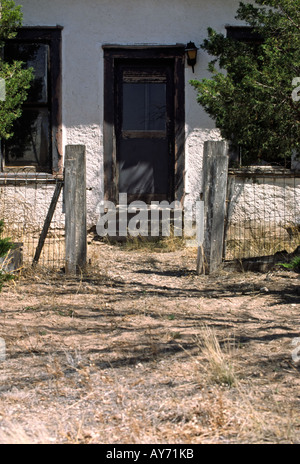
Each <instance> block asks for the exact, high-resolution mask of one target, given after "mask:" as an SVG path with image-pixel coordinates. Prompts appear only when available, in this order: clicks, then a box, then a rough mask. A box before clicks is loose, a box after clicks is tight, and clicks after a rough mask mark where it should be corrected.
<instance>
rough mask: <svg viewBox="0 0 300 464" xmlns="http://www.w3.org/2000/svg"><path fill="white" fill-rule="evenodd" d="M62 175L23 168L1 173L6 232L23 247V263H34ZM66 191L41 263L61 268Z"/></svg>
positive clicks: (0, 214) (0, 202)
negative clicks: (14, 171) (57, 175)
mask: <svg viewBox="0 0 300 464" xmlns="http://www.w3.org/2000/svg"><path fill="white" fill-rule="evenodd" d="M62 182H63V180H62V178H61V177H53V176H52V175H47V174H39V173H35V172H32V171H31V172H30V171H27V170H26V169H24V170H21V171H20V170H19V169H18V172H16V173H12V172H8V173H2V174H1V176H0V220H3V221H4V229H3V233H2V235H3V236H4V237H10V238H11V240H12V242H14V244H15V248H16V249H20V253H19V255H20V254H21V257H22V259H21V263H22V266H24V267H28V266H31V265H32V264H33V260H34V257H35V255H36V251H37V247H38V245H39V242H40V237H41V232H42V231H43V228H44V226H45V221H47V217H48V218H49V214H48V213H49V207H50V205H51V202H52V199H53V195H54V192H55V191H56V186H57V185H58V183H61V184H62ZM62 197H63V195H62V193H60V194H59V199H58V202H57V205H56V208H55V211H54V214H53V217H52V218H51V222H50V224H49V229H48V231H47V236H46V238H45V241H44V243H43V248H42V250H41V254H40V257H39V260H38V265H41V266H43V267H46V268H53V269H57V268H60V267H62V266H63V265H64V262H65V236H64V213H63V198H62Z"/></svg>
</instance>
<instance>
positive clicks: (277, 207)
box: [224, 170, 300, 260]
mask: <svg viewBox="0 0 300 464" xmlns="http://www.w3.org/2000/svg"><path fill="white" fill-rule="evenodd" d="M299 245H300V174H296V173H292V172H291V171H287V170H286V171H285V170H283V171H281V172H278V173H274V174H272V173H271V172H269V173H268V172H265V173H264V172H260V173H253V174H251V175H250V174H249V173H248V174H244V173H242V172H241V173H235V174H234V175H233V174H232V175H229V181H228V201H227V219H226V224H225V250H224V257H225V259H226V260H231V259H243V258H253V257H260V256H270V255H274V254H275V253H277V252H282V251H287V252H288V253H292V252H294V251H295V249H296V248H297V247H298V246H299Z"/></svg>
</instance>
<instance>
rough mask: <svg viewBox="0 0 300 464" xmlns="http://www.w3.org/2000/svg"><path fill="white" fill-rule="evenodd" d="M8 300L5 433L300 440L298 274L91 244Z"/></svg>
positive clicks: (15, 436) (1, 381)
mask: <svg viewBox="0 0 300 464" xmlns="http://www.w3.org/2000/svg"><path fill="white" fill-rule="evenodd" d="M89 258H90V259H91V262H92V265H91V267H90V269H88V270H87V272H86V273H84V274H82V275H81V276H78V277H76V278H67V277H66V276H64V275H63V274H62V273H50V272H44V273H43V272H42V271H41V270H40V269H35V270H31V272H30V273H27V274H23V275H22V276H21V278H20V280H19V281H16V282H12V283H10V284H9V285H8V286H6V287H5V288H4V290H3V293H2V294H1V301H0V311H1V312H0V337H2V338H4V339H5V341H6V345H7V346H6V348H7V359H6V361H5V362H2V363H0V443H114V444H118V443H124V444H126V443H134V444H138V443H154V444H159V443H163V444H171V443H179V444H180V443H184V444H189V443H193V444H197V443H299V442H300V414H299V409H300V408H299V385H300V377H299V373H300V371H299V369H300V365H299V363H298V364H297V363H295V362H294V361H293V359H292V355H291V354H292V350H293V349H295V346H293V345H292V341H293V340H294V339H295V338H297V337H299V322H300V319H299V293H298V291H299V279H298V276H299V275H298V274H296V273H293V272H288V271H285V270H278V271H276V272H275V271H274V272H273V273H270V274H268V275H263V274H257V275H256V274H251V273H247V274H226V273H221V274H220V275H219V276H216V277H203V276H197V275H196V273H195V264H196V263H195V254H193V253H192V252H191V250H180V251H176V252H168V253H161V252H159V253H154V252H152V251H151V252H146V251H143V252H140V251H139V250H135V251H128V250H126V249H124V248H122V247H117V246H109V245H105V244H103V243H97V244H96V243H95V244H93V245H92V246H90V248H89Z"/></svg>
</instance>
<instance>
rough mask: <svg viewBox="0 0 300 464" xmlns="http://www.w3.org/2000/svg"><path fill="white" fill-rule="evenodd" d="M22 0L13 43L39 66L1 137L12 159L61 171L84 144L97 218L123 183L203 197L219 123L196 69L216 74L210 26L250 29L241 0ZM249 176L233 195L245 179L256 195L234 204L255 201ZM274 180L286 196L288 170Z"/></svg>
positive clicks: (248, 206) (14, 166)
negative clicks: (10, 132) (11, 127)
mask: <svg viewBox="0 0 300 464" xmlns="http://www.w3.org/2000/svg"><path fill="white" fill-rule="evenodd" d="M16 3H19V2H18V1H17V2H16ZM20 3H21V4H22V12H23V27H22V28H21V30H20V31H19V33H18V35H17V38H16V39H14V40H11V41H10V42H9V43H8V44H7V46H6V49H5V54H6V55H7V56H10V57H12V58H16V59H22V60H23V61H24V60H25V61H27V62H28V66H31V67H33V68H34V69H35V85H34V86H33V89H32V91H31V93H30V95H29V98H28V101H27V102H26V104H25V106H24V111H23V116H22V117H21V119H20V120H19V121H18V122H17V124H16V127H15V137H14V138H13V139H12V140H11V141H10V142H9V143H6V144H3V146H2V170H3V171H10V170H13V171H14V172H16V171H17V170H18V169H19V170H20V171H22V169H23V168H24V167H26V168H31V169H32V170H34V171H36V172H38V173H39V174H40V175H42V174H46V175H51V174H53V173H57V172H62V171H63V167H64V152H65V147H66V145H70V144H71V145H76V144H80V145H85V147H86V174H87V221H88V225H89V226H92V225H93V224H96V222H97V214H98V205H99V202H103V200H105V199H106V200H110V201H113V202H115V203H117V202H118V195H119V193H127V195H128V199H129V201H132V200H143V201H145V202H147V203H148V204H150V203H151V201H154V200H156V201H161V200H167V201H170V202H171V201H173V200H179V201H180V202H182V204H186V203H187V202H194V201H195V200H197V199H199V198H200V196H201V191H202V161H203V144H204V141H207V140H220V135H219V131H218V130H217V129H216V128H215V126H214V122H213V121H212V120H211V119H210V118H209V117H208V115H207V114H206V113H205V112H204V110H203V109H202V108H201V106H200V105H199V104H198V103H197V99H196V92H195V90H194V88H193V87H192V86H191V84H190V83H189V81H190V80H191V79H202V78H203V77H209V73H208V70H207V67H208V62H209V61H210V59H211V57H209V56H208V55H207V54H206V53H205V52H204V51H203V50H202V49H201V48H200V44H201V43H202V42H203V40H204V39H205V38H206V37H207V28H208V27H212V28H213V29H215V30H216V31H219V32H222V33H224V34H228V31H231V33H232V32H234V33H235V34H236V35H238V34H239V31H242V30H243V28H242V26H244V25H243V24H241V23H239V22H237V20H236V19H234V18H235V13H236V10H237V7H238V5H239V0H210V1H207V0H164V1H159V0H139V1H137V0H85V1H82V0H52V1H51V2H49V1H47V0H22V1H21V2H20ZM190 52H191V53H192V54H193V53H194V59H192V60H191V57H190V58H189V56H188V55H189V53H190ZM195 55H196V56H195ZM23 142H24V143H23ZM293 182H294V180H293ZM251 185H252V180H251V179H250V178H249V179H245V178H241V179H236V189H235V192H234V193H233V197H234V196H236V197H238V196H239V195H240V191H241V190H243V191H245V192H247V188H248V190H249V197H247V201H246V202H244V203H243V205H242V206H241V208H240V209H235V211H233V213H232V214H233V216H234V215H235V216H236V217H237V216H238V217H241V216H244V217H245V218H246V219H249V218H250V216H251V214H256V213H257V206H255V207H253V198H251V194H250V193H251V192H250V190H251ZM298 185H299V179H297V186H298ZM277 187H278V188H277ZM294 187H295V185H294V184H293V185H291V188H292V193H293V195H295V189H294ZM264 188H267V187H266V186H265V185H264ZM283 188H284V191H285V194H286V192H287V189H288V188H289V184H288V182H287V183H286V182H285V184H284V187H283ZM272 189H273V190H272V192H273V191H274V192H275V190H276V192H275V193H274V195H275V196H279V199H280V198H281V195H282V186H281V185H280V182H278V184H277V186H276V189H275V190H274V188H273V187H272ZM264 195H265V193H264ZM272 195H273V193H272ZM297 195H298V196H299V188H297ZM297 198H298V197H297ZM293 202H294V196H293ZM275 203H276V202H275V201H274V202H273V203H272V201H271V202H270V205H271V204H274V210H276V211H278V209H280V207H278V205H277V204H275ZM297 204H299V201H298V200H297ZM293 205H294V203H293ZM293 208H294V206H293ZM28 217H30V218H32V217H33V215H31V214H29V215H28Z"/></svg>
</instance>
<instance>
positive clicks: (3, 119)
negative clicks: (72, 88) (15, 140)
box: [0, 0, 33, 139]
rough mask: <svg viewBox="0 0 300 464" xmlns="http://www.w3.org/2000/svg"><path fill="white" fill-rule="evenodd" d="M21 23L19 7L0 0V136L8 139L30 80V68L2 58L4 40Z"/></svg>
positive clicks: (13, 32) (10, 37)
mask: <svg viewBox="0 0 300 464" xmlns="http://www.w3.org/2000/svg"><path fill="white" fill-rule="evenodd" d="M21 24H22V13H21V7H20V6H16V5H15V3H14V1H13V0H0V51H1V50H2V53H0V78H1V79H4V81H5V91H6V95H5V101H0V138H3V139H8V138H9V137H11V136H12V135H13V134H12V126H13V123H14V121H15V120H16V119H17V118H19V117H20V116H21V114H22V104H23V103H24V101H25V100H26V98H27V91H28V89H29V87H30V82H31V80H32V75H33V74H32V69H25V68H24V66H23V63H22V62H21V61H14V62H12V63H8V62H6V61H5V60H4V59H3V56H4V54H3V46H4V44H5V41H6V40H8V39H13V38H14V37H15V36H16V34H17V32H16V31H17V28H18V27H20V26H21Z"/></svg>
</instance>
